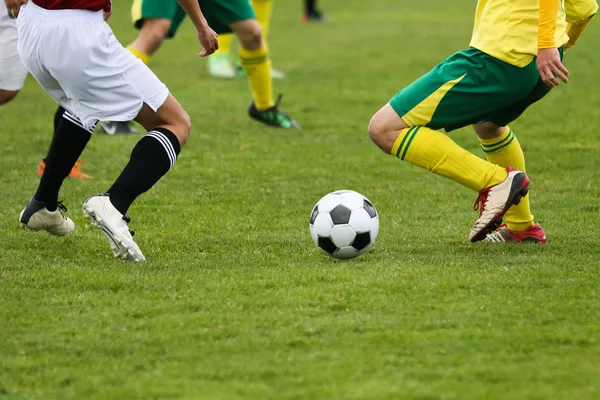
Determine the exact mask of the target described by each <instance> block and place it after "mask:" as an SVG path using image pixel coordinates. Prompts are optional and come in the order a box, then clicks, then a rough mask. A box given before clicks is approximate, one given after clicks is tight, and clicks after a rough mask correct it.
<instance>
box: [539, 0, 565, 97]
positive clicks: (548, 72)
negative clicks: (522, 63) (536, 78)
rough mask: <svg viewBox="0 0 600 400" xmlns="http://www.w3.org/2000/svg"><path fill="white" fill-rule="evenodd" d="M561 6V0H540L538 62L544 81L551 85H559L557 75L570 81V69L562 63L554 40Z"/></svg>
mask: <svg viewBox="0 0 600 400" xmlns="http://www.w3.org/2000/svg"><path fill="white" fill-rule="evenodd" d="M559 7H560V0H540V19H539V24H538V56H537V61H536V63H537V67H538V71H539V73H540V77H541V78H542V81H543V82H544V83H545V84H546V85H547V86H549V87H554V86H558V84H559V82H558V79H556V77H558V78H560V80H562V81H563V82H565V83H566V82H568V81H569V71H568V70H567V69H566V68H565V66H564V65H563V64H562V62H561V60H560V53H559V52H558V49H557V48H556V43H555V41H554V34H555V32H556V19H557V16H558V9H559Z"/></svg>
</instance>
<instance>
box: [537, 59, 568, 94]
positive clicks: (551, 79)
mask: <svg viewBox="0 0 600 400" xmlns="http://www.w3.org/2000/svg"><path fill="white" fill-rule="evenodd" d="M539 73H540V77H541V78H542V81H543V82H544V83H545V84H546V86H548V87H551V88H553V87H555V86H558V85H560V81H559V80H558V79H560V80H561V81H563V82H565V83H569V70H567V69H566V68H565V66H564V65H562V63H560V62H558V63H557V62H550V63H547V64H545V65H543V66H540V67H539ZM557 78H558V79H557Z"/></svg>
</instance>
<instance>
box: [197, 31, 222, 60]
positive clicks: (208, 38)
mask: <svg viewBox="0 0 600 400" xmlns="http://www.w3.org/2000/svg"><path fill="white" fill-rule="evenodd" d="M198 40H199V41H200V44H201V45H202V47H204V49H202V51H201V52H200V57H206V56H209V55H211V54H212V53H214V52H215V51H217V49H218V48H219V39H218V38H217V34H216V33H215V31H213V30H212V29H211V28H210V27H209V26H208V25H207V24H204V25H203V26H202V27H200V28H199V29H198Z"/></svg>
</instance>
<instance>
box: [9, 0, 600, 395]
mask: <svg viewBox="0 0 600 400" xmlns="http://www.w3.org/2000/svg"><path fill="white" fill-rule="evenodd" d="M128 6H129V5H128V2H126V1H122V2H121V1H120V2H118V3H117V4H115V9H116V10H115V13H114V15H113V17H112V19H111V21H110V23H111V25H112V26H113V29H114V30H115V32H116V34H117V36H118V37H119V38H120V39H121V40H122V42H123V43H128V41H130V40H132V39H133V38H134V37H135V31H134V30H133V29H132V28H131V27H130V24H129V20H128V18H129V12H128ZM323 8H324V9H325V11H326V13H327V16H328V17H330V18H331V19H332V20H333V23H332V24H324V25H304V24H301V23H299V15H300V12H301V9H300V5H299V4H296V3H291V2H289V3H288V2H285V3H284V2H281V1H277V2H276V3H275V13H274V18H273V28H272V36H271V40H270V49H271V53H272V56H273V60H274V65H275V67H276V68H278V69H282V70H284V71H285V72H286V73H287V75H288V78H287V79H286V80H285V81H278V82H276V83H275V88H276V89H275V90H276V91H277V92H284V93H285V94H286V97H285V98H284V102H283V104H282V108H283V109H284V110H285V111H286V112H288V113H289V114H291V115H292V116H293V117H295V118H296V119H297V120H298V121H299V122H300V123H301V124H302V126H303V129H302V130H301V131H298V132H297V131H279V130H273V129H268V128H265V127H263V126H262V125H259V124H257V123H255V122H252V121H250V120H249V119H248V117H247V116H246V114H245V109H246V107H247V105H248V102H249V91H248V88H247V83H246V82H245V81H244V80H242V79H240V80H233V81H219V80H215V79H211V78H209V77H208V76H207V73H206V72H205V64H204V63H205V61H204V60H200V59H198V58H197V57H196V56H195V54H196V53H197V52H198V50H199V46H198V45H197V44H196V41H195V36H194V33H193V30H192V29H191V26H190V24H189V23H186V24H185V25H184V27H183V29H182V31H181V32H179V34H178V36H177V37H176V38H175V39H174V40H172V41H169V42H167V43H166V44H165V46H164V48H163V49H162V50H161V51H160V52H159V53H158V55H157V56H156V57H155V58H154V59H153V60H152V61H151V66H152V68H153V69H154V70H155V71H156V73H157V74H158V76H159V77H160V78H161V79H163V81H164V82H165V83H166V84H167V85H168V86H169V88H170V89H171V91H172V92H173V93H174V94H175V96H176V97H177V98H178V99H179V101H180V102H181V103H182V104H183V105H184V107H185V108H186V109H187V111H188V112H189V113H190V115H191V117H192V120H193V122H194V124H195V128H194V132H193V135H192V137H191V139H190V141H189V143H188V145H187V146H186V148H185V149H184V151H183V153H182V154H181V157H180V159H179V161H178V164H177V166H176V167H175V169H174V170H172V171H171V172H170V173H169V174H168V176H167V177H166V178H165V179H164V180H163V181H161V182H160V183H159V184H158V185H157V186H156V187H155V188H154V189H153V190H152V191H150V192H149V193H147V194H145V195H143V196H142V197H141V198H140V199H139V201H138V202H137V203H136V204H135V205H134V206H133V207H132V209H131V210H130V214H131V216H132V218H133V222H132V224H131V226H132V228H133V229H134V230H137V231H138V235H137V236H136V239H137V240H138V243H139V245H140V247H141V248H142V250H143V251H144V253H145V255H146V257H147V258H148V262H147V263H145V264H127V263H123V262H119V261H117V260H114V259H113V258H112V255H111V254H110V250H109V248H108V245H107V243H106V242H105V239H104V237H103V236H102V235H101V234H100V233H99V232H98V231H96V230H94V229H93V228H91V227H90V226H88V225H87V224H86V222H85V221H84V219H83V217H82V216H81V211H80V207H81V204H82V203H83V201H85V199H86V198H87V197H88V196H89V195H91V194H94V193H96V192H102V191H104V190H106V189H107V188H108V187H109V185H110V183H111V182H112V180H114V178H115V177H116V176H117V174H118V173H119V171H120V169H121V168H122V166H123V165H124V163H125V162H126V161H127V159H128V156H129V152H130V149H131V148H132V147H133V145H134V143H135V141H136V140H137V137H135V136H115V137H108V136H103V135H102V134H95V135H94V137H93V139H92V141H91V143H90V144H89V146H88V148H87V149H86V151H85V153H84V155H83V158H84V160H85V165H84V167H85V170H86V171H87V172H89V173H91V174H93V175H94V176H95V179H94V180H92V181H73V180H69V181H67V182H66V183H65V185H64V188H63V190H62V194H61V198H64V199H65V202H66V204H67V205H68V206H69V207H70V210H69V213H68V215H69V216H71V217H72V218H73V219H74V220H75V223H76V224H77V230H76V231H75V233H74V234H73V235H71V236H70V237H66V238H54V237H49V236H48V235H46V234H44V233H32V232H27V231H24V230H20V229H18V224H17V217H18V214H19V212H20V210H21V209H22V207H23V206H24V205H25V204H26V202H27V200H28V199H29V197H30V196H31V195H32V194H33V192H34V190H35V187H36V185H37V177H36V176H35V167H36V164H37V162H38V160H39V157H41V156H42V155H43V154H44V153H45V151H46V149H47V146H48V143H49V141H50V137H51V119H52V115H53V112H54V109H55V105H54V103H53V102H52V101H51V100H50V99H49V97H48V96H47V95H45V94H44V93H43V91H42V90H41V89H40V87H39V86H38V85H37V84H36V83H35V81H34V80H33V79H31V78H29V79H28V81H27V83H26V86H25V88H24V90H23V91H22V93H21V94H20V95H19V97H18V98H17V99H16V100H15V101H13V102H12V103H11V104H9V105H7V106H4V107H2V108H0V121H1V124H0V126H1V131H0V138H1V139H2V143H3V146H4V151H3V155H2V157H1V158H0V186H1V187H2V194H3V198H4V203H3V204H4V207H3V208H2V209H1V210H0V232H1V236H0V399H21V398H28V399H41V398H44V399H49V398H57V399H69V398H72V399H81V398H98V399H113V398H121V399H125V398H132V399H133V398H139V399H142V398H144V399H145V398H160V399H167V398H185V399H193V398H207V399H237V398H239V399H242V398H243V399H251V398H256V399H317V398H324V399H325V398H345V399H389V398H407V399H442V398H443V399H464V398H482V399H483V398H485V399H492V398H502V399H525V398H527V399H548V398H555V399H559V398H561V399H572V398H578V399H586V398H589V399H591V398H598V396H600V393H599V391H600V384H599V383H598V380H597V375H598V370H599V368H600V361H598V360H600V343H599V339H598V334H597V332H598V330H599V324H598V317H599V316H600V306H599V305H600V302H599V299H598V291H597V290H598V289H597V288H598V284H599V283H600V282H599V281H600V279H599V276H598V256H599V255H600V250H599V246H598V245H599V242H598V228H597V223H596V217H597V215H598V211H599V197H600V191H599V190H598V187H597V186H596V183H597V181H598V155H597V154H598V149H599V147H600V140H599V139H598V128H597V127H596V126H595V123H596V122H597V121H598V116H599V115H600V112H599V111H598V104H597V102H595V96H596V95H595V93H597V92H598V91H599V90H600V82H599V81H598V80H597V79H596V75H597V70H596V66H597V65H598V63H599V62H600V56H599V54H600V40H599V39H600V35H599V34H598V32H599V30H598V27H597V26H595V25H593V26H592V27H591V28H590V31H589V32H588V33H587V34H586V35H585V36H584V37H583V39H582V40H581V42H580V43H579V45H578V46H577V47H576V48H574V49H573V50H572V51H571V52H570V53H569V54H568V56H567V59H566V64H567V67H568V68H569V69H570V71H571V83H569V84H568V85H563V86H561V87H560V88H559V89H557V90H554V91H553V93H552V94H551V95H550V96H549V97H548V98H547V99H545V100H544V101H543V102H542V103H540V104H537V105H535V106H534V107H532V109H531V110H530V111H529V112H528V113H527V114H526V115H524V116H523V117H522V118H521V119H520V120H519V121H517V122H515V123H514V124H512V128H513V129H514V131H515V133H516V134H517V135H518V137H519V139H520V141H521V144H522V145H523V147H524V150H525V153H526V155H527V160H528V172H529V174H530V177H531V179H532V186H531V193H532V205H533V210H534V214H535V215H536V219H537V220H538V221H539V222H541V223H542V224H543V225H544V228H545V229H546V232H547V234H548V236H549V243H548V245H546V246H531V245H524V246H508V245H497V244H475V245H472V244H469V243H468V240H467V235H468V232H469V229H470V227H471V224H472V222H473V220H474V218H475V213H474V212H472V211H470V206H471V204H472V201H473V200H474V197H475V196H474V195H473V193H470V192H469V191H468V190H463V189H461V188H460V187H457V185H455V184H453V183H452V182H447V181H445V180H443V179H441V178H439V177H436V176H433V175H430V174H428V173H427V172H425V171H422V170H419V169H417V168H414V167H411V166H408V165H404V164H402V163H401V162H399V161H398V160H395V159H393V158H392V157H386V156H385V155H383V154H381V153H380V152H379V151H378V150H377V149H376V148H375V146H374V145H373V144H372V143H370V141H369V139H368V137H367V135H366V126H367V123H368V121H369V118H370V117H371V115H372V114H373V113H374V112H375V111H376V110H377V109H378V108H379V107H380V106H381V105H383V104H384V103H385V102H386V101H387V100H388V99H389V98H390V97H391V96H392V95H393V94H394V93H395V92H396V91H397V90H398V89H400V88H401V87H403V86H404V85H406V84H408V83H409V82H410V81H412V80H414V79H415V78H417V77H418V76H420V75H421V74H422V73H424V72H426V71H427V70H428V69H429V68H430V67H432V66H433V65H435V64H436V63H437V62H439V61H441V60H442V59H443V58H445V57H446V56H447V55H449V54H451V53H452V52H453V51H455V50H458V49H460V48H463V47H465V46H466V45H467V43H468V39H469V34H470V29H471V24H472V15H473V4H472V2H471V1H467V0H460V1H455V2H439V1H433V0H425V1H421V2H419V4H418V5H414V4H413V2H409V1H407V0H402V1H394V2H393V1H384V0H376V1H369V2H364V1H359V0H330V1H328V2H325V3H324V4H323ZM452 137H453V139H455V140H456V141H457V142H458V143H459V144H461V145H463V146H465V147H466V148H468V149H470V150H472V151H474V152H478V151H479V150H478V143H477V140H476V139H475V137H474V135H473V133H472V132H471V131H470V130H469V129H465V130H461V131H458V132H456V133H453V134H452ZM477 154H479V153H477ZM343 188H347V189H353V190H356V191H359V192H361V193H363V194H365V195H367V196H368V197H369V198H370V199H371V200H372V201H373V202H374V203H375V205H376V207H377V208H378V211H379V212H380V216H381V234H380V237H379V239H378V242H377V243H376V245H375V246H374V248H373V249H372V250H371V251H370V252H369V253H367V254H365V255H364V256H361V257H359V258H358V259H356V260H353V261H350V262H338V261H334V260H332V259H330V258H327V257H326V256H324V255H322V254H321V253H320V252H319V251H318V249H316V248H315V247H314V245H313V244H312V241H311V239H310V236H309V233H308V217H309V213H310V211H311V208H312V206H313V205H314V203H315V202H316V201H317V200H318V199H319V198H320V197H321V196H322V195H324V194H326V193H328V192H330V191H333V190H336V189H343Z"/></svg>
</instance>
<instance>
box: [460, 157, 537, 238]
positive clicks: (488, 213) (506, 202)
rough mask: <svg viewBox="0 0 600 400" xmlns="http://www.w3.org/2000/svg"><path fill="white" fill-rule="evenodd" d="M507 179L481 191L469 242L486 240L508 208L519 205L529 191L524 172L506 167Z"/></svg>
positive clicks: (527, 179) (475, 207)
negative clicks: (477, 216) (477, 213)
mask: <svg viewBox="0 0 600 400" xmlns="http://www.w3.org/2000/svg"><path fill="white" fill-rule="evenodd" d="M506 171H507V172H508V177H507V178H506V180H505V181H504V182H502V183H500V184H498V185H496V186H492V187H490V188H486V189H483V190H482V191H481V192H479V197H477V200H475V206H474V207H473V208H474V209H475V210H477V209H479V218H478V219H477V221H475V225H474V226H473V229H472V230H471V233H470V234H469V239H470V240H471V242H478V241H480V240H483V239H485V238H486V236H487V235H488V233H491V232H493V231H494V230H495V229H496V228H497V227H498V226H499V225H500V223H501V222H502V217H503V216H504V214H506V212H507V211H508V209H509V208H511V207H512V206H513V205H515V204H519V202H520V201H521V199H522V198H523V197H524V196H525V195H527V192H528V190H529V178H528V177H527V175H526V174H525V172H522V171H519V170H517V169H514V168H511V167H506Z"/></svg>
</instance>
